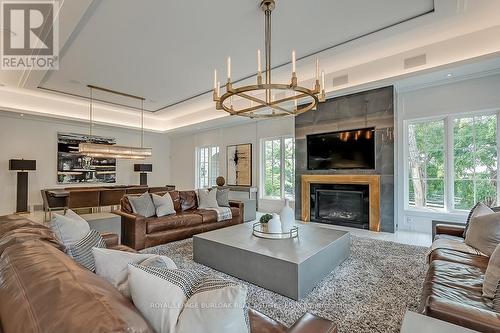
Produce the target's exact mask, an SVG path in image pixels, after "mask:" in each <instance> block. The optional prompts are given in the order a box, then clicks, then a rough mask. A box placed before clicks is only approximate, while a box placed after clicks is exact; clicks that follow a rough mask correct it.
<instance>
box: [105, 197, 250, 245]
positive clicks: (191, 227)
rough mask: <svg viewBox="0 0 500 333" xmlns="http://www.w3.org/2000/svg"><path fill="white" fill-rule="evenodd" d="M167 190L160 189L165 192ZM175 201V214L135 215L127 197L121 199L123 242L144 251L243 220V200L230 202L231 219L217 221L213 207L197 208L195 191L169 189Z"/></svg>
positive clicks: (116, 212)
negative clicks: (209, 208)
mask: <svg viewBox="0 0 500 333" xmlns="http://www.w3.org/2000/svg"><path fill="white" fill-rule="evenodd" d="M166 193H167V192H159V193H157V194H158V195H164V194H166ZM168 193H169V194H170V196H171V197H172V201H173V202H174V209H175V211H176V214H174V215H167V216H162V217H157V216H153V217H144V216H140V215H137V214H134V212H133V211H132V207H131V206H130V202H129V200H128V196H124V197H123V198H122V200H121V210H120V211H114V212H113V213H115V214H118V215H120V216H121V219H122V238H121V239H122V243H123V244H125V245H127V246H129V247H131V248H133V249H135V250H142V249H144V248H146V247H152V246H156V245H160V244H165V243H168V242H173V241H177V240H181V239H185V238H189V237H192V236H193V235H196V234H199V233H202V232H206V231H210V230H215V229H220V228H224V227H228V226H231V225H236V224H239V223H243V209H244V208H243V203H242V202H240V201H232V200H231V201H229V205H230V206H231V207H230V208H231V213H232V216H233V217H232V219H230V220H225V221H217V213H216V212H215V211H213V210H207V209H198V200H197V196H196V192H195V191H169V192H168Z"/></svg>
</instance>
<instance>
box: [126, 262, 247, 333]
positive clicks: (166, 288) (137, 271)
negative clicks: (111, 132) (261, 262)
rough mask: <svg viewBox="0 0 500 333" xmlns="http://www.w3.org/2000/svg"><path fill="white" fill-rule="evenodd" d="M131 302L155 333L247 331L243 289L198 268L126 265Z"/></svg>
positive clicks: (244, 291) (245, 293)
mask: <svg viewBox="0 0 500 333" xmlns="http://www.w3.org/2000/svg"><path fill="white" fill-rule="evenodd" d="M129 284H130V292H131V294H132V300H133V301H134V305H135V306H136V307H137V309H139V311H140V312H141V313H142V315H143V316H144V317H145V318H146V319H147V320H148V322H149V324H150V325H151V326H152V327H153V329H154V330H155V331H156V332H158V333H171V332H179V333H184V332H235V333H237V332H245V333H247V332H249V325H248V317H247V308H246V296H247V289H246V287H244V286H241V285H238V284H237V283H234V282H231V281H226V280H222V279H214V278H209V277H208V276H207V274H205V273H203V272H201V271H198V270H187V269H177V270H171V269H162V268H156V267H145V266H139V265H129Z"/></svg>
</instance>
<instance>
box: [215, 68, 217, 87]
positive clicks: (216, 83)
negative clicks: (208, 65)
mask: <svg viewBox="0 0 500 333" xmlns="http://www.w3.org/2000/svg"><path fill="white" fill-rule="evenodd" d="M214 89H217V70H216V69H214Z"/></svg>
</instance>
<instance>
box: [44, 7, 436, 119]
mask: <svg viewBox="0 0 500 333" xmlns="http://www.w3.org/2000/svg"><path fill="white" fill-rule="evenodd" d="M259 2H260V1H258V0H231V1H227V0H226V1H221V0H212V1H200V0H183V1H164V0H150V1H141V2H138V1H136V0H105V1H95V2H94V3H93V4H92V5H91V6H89V8H88V10H87V11H86V13H85V15H84V17H83V18H82V20H81V21H80V23H79V25H78V27H77V28H76V29H75V31H74V32H73V34H72V36H71V37H70V39H69V40H68V41H67V42H66V45H65V46H64V48H63V51H62V53H61V56H60V59H61V60H60V66H59V70H57V71H50V72H48V73H47V75H46V76H45V78H44V80H43V81H42V82H41V84H40V86H41V87H43V88H47V89H52V90H56V91H62V92H67V93H71V94H76V95H83V96H88V94H89V92H88V88H86V85H87V84H94V85H98V86H102V87H107V88H110V89H114V90H118V91H123V92H127V93H130V94H135V95H140V96H145V97H146V99H147V100H146V108H148V109H150V110H158V109H161V108H162V107H164V106H167V105H171V104H174V103H176V102H179V101H182V100H185V99H189V98H191V97H193V96H196V95H199V94H201V93H204V92H207V91H208V90H210V89H211V84H212V75H213V69H214V68H218V69H219V73H220V74H221V76H222V75H225V72H226V70H225V59H226V57H227V56H231V58H232V63H233V81H234V79H239V78H244V77H247V76H250V75H253V74H255V72H256V50H257V49H258V48H261V49H263V43H264V36H263V35H264V34H263V30H264V28H263V23H264V16H263V13H262V11H261V10H260V8H259ZM433 9H434V2H433V0H419V1H415V0H377V1H366V0H314V1H304V0H286V1H282V0H278V1H277V8H276V10H275V11H274V12H273V17H272V20H273V22H272V23H273V48H272V51H273V53H272V56H273V59H272V60H273V65H281V64H285V63H287V62H289V61H290V54H291V50H292V49H296V52H297V56H298V58H300V57H303V56H306V55H309V54H311V53H315V52H318V51H321V50H324V49H326V48H329V47H331V46H334V45H337V44H341V43H343V42H346V41H349V40H352V39H354V38H357V37H360V36H363V35H366V34H370V33H372V32H374V31H377V30H380V29H383V28H386V27H389V26H392V25H394V24H397V23H398V22H402V21H406V20H409V19H411V18H414V17H416V16H420V15H423V14H425V13H428V12H430V11H432V10H433ZM223 82H224V81H223ZM97 98H100V99H104V100H113V99H112V98H113V96H109V95H108V96H106V95H105V94H103V95H99V96H97ZM113 101H114V102H118V103H123V104H128V105H133V106H138V103H137V102H136V101H133V100H127V99H124V98H120V100H113ZM167 111H168V110H167Z"/></svg>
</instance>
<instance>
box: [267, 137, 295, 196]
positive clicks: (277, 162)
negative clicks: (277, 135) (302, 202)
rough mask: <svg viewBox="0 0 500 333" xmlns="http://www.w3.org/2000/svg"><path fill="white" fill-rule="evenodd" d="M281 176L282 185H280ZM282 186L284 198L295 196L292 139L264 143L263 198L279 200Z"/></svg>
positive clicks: (293, 147) (293, 146) (293, 144)
mask: <svg viewBox="0 0 500 333" xmlns="http://www.w3.org/2000/svg"><path fill="white" fill-rule="evenodd" d="M282 153H283V156H282ZM282 157H283V165H282ZM282 175H283V178H284V180H283V185H282V184H281V183H282ZM282 186H283V188H284V192H285V196H286V197H288V198H293V197H294V195H295V142H294V139H293V138H286V139H273V140H267V141H265V142H264V194H265V196H267V197H277V198H280V197H281V190H282Z"/></svg>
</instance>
